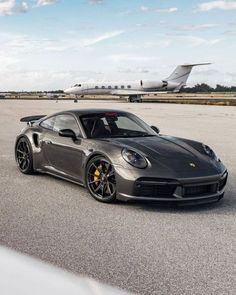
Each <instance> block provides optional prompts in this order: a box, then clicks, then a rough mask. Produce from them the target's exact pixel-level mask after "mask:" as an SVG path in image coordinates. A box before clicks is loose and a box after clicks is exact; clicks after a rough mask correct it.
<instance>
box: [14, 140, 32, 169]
mask: <svg viewBox="0 0 236 295" xmlns="http://www.w3.org/2000/svg"><path fill="white" fill-rule="evenodd" d="M15 156H16V162H17V166H18V168H19V170H20V171H21V172H22V173H24V174H33V173H34V169H33V157H32V151H31V146H30V142H29V140H28V139H27V138H25V137H21V138H20V139H19V140H18V141H17V143H16V148H15Z"/></svg>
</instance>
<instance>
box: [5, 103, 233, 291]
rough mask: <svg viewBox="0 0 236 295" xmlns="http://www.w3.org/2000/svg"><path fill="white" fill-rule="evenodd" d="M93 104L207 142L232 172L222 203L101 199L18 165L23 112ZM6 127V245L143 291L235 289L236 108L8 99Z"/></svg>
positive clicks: (28, 113)
mask: <svg viewBox="0 0 236 295" xmlns="http://www.w3.org/2000/svg"><path fill="white" fill-rule="evenodd" d="M89 107H92V108H94V107H98V108H104V107H105V108H117V109H125V110H127V111H130V112H133V113H135V114H136V115H138V116H140V117H141V118H142V119H144V120H145V121H146V122H147V123H149V124H150V125H156V126H158V127H159V128H160V130H161V133H163V134H170V135H174V136H179V137H186V138H191V139H194V140H198V141H201V142H204V143H206V144H208V145H210V146H211V147H212V148H213V149H214V150H215V151H216V152H217V154H218V156H219V157H220V158H221V160H222V161H223V162H224V164H225V165H226V166H227V168H228V171H229V181H228V185H227V189H226V194H225V197H224V199H223V200H222V201H221V202H219V203H215V204H211V205H204V206H203V205H202V206H195V207H181V208H175V207H166V206H161V205H159V204H155V203H140V202H135V203H122V202H118V203H116V204H102V203H99V202H97V201H95V200H94V199H93V198H92V197H91V196H90V195H89V193H88V192H87V191H86V189H84V188H82V187H79V186H77V185H75V184H72V183H69V182H66V181H62V180H59V179H56V178H54V177H51V176H47V175H34V176H26V175H23V174H21V173H20V172H19V171H18V169H17V167H16V163H15V159H14V143H15V138H16V135H17V134H18V133H19V132H20V130H21V128H23V127H24V126H25V124H24V123H20V118H21V117H24V116H29V115H37V114H40V115H41V114H52V113H54V112H56V111H60V110H67V109H73V108H89ZM0 126H1V128H0V244H1V245H3V246H7V247H9V248H12V249H15V250H16V251H18V252H22V253H26V254H28V255H30V256H33V257H36V258H39V259H41V260H43V261H47V262H49V263H51V264H54V265H57V266H59V267H61V268H63V269H65V270H68V271H72V272H74V273H76V274H82V275H86V276H89V277H91V278H95V279H97V280H100V281H102V282H105V283H108V284H110V285H114V286H117V287H119V288H122V289H124V290H127V291H130V292H134V293H137V294H162V295H163V294H164V295H165V294H166V295H167V294H168V295H170V294H178V295H184V294H199V295H200V294H204V295H207V294H209V295H210V294H214V295H224V294H227V295H228V294H232V295H233V294H235V290H236V215H235V213H236V108H235V107H230V106H228V107H227V106H206V105H177V104H150V103H143V104H130V103H122V102H121V103H119V102H112V101H79V102H78V103H77V104H75V103H73V101H59V102H58V103H56V101H30V100H28V101H27V100H19V101H17V100H12V101H11V100H1V101H0Z"/></svg>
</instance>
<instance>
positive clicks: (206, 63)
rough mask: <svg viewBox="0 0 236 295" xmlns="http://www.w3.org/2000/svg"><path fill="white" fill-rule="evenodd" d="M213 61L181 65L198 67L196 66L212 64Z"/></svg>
mask: <svg viewBox="0 0 236 295" xmlns="http://www.w3.org/2000/svg"><path fill="white" fill-rule="evenodd" d="M211 64H212V63H211V62H205V63H200V64H185V65H181V66H182V67H196V66H207V65H211Z"/></svg>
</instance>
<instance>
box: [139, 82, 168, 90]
mask: <svg viewBox="0 0 236 295" xmlns="http://www.w3.org/2000/svg"><path fill="white" fill-rule="evenodd" d="M140 85H141V86H142V87H143V89H160V88H165V87H167V86H168V82H167V81H143V80H141V81H140Z"/></svg>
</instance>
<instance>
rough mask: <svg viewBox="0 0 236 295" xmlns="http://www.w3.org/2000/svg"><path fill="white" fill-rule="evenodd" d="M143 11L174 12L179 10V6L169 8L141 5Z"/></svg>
mask: <svg viewBox="0 0 236 295" xmlns="http://www.w3.org/2000/svg"><path fill="white" fill-rule="evenodd" d="M140 9H141V11H143V12H163V13H172V12H176V11H178V8H177V7H169V8H150V7H147V6H141V7H140Z"/></svg>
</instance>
